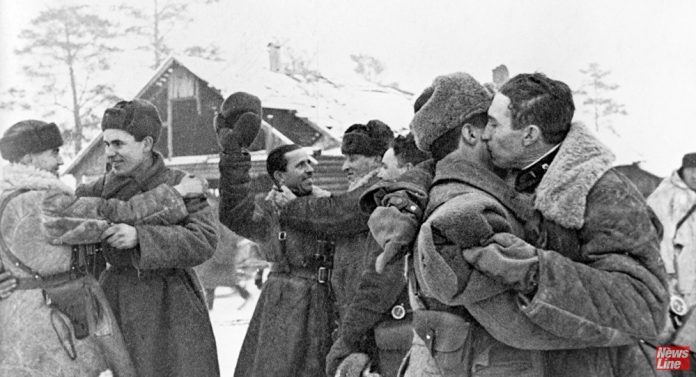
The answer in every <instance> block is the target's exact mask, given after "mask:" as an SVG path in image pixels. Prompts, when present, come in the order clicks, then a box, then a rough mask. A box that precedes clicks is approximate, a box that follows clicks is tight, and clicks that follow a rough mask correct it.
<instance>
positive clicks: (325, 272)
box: [317, 266, 331, 284]
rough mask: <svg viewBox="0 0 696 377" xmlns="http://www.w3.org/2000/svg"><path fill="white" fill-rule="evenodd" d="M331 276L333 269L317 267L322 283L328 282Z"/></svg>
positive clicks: (318, 277) (319, 280)
mask: <svg viewBox="0 0 696 377" xmlns="http://www.w3.org/2000/svg"><path fill="white" fill-rule="evenodd" d="M330 278H331V270H330V269H328V268H326V267H323V266H322V267H319V268H317V281H318V282H319V283H321V284H326V283H327V282H328V281H329V279H330Z"/></svg>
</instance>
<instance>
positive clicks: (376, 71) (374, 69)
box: [350, 54, 384, 82]
mask: <svg viewBox="0 0 696 377" xmlns="http://www.w3.org/2000/svg"><path fill="white" fill-rule="evenodd" d="M350 58H351V59H352V60H353V62H355V72H356V73H359V74H360V75H362V76H363V77H364V78H365V80H367V81H370V82H377V77H378V76H379V75H380V74H381V73H382V72H384V64H382V62H381V61H379V60H378V59H377V58H375V57H374V56H370V55H365V54H357V55H356V54H351V55H350Z"/></svg>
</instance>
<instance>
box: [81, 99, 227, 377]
mask: <svg viewBox="0 0 696 377" xmlns="http://www.w3.org/2000/svg"><path fill="white" fill-rule="evenodd" d="M161 127H162V122H161V120H160V118H159V114H158V112H157V109H156V108H155V107H154V106H153V105H152V104H151V103H149V102H147V101H143V100H137V99H136V100H133V101H122V102H119V103H117V104H116V105H115V106H114V107H112V108H109V109H107V110H106V112H105V114H104V118H103V119H102V130H103V138H104V144H105V146H106V157H107V160H108V162H109V164H110V165H111V170H110V171H109V172H107V173H106V174H105V175H104V176H102V177H101V178H99V179H97V180H96V181H94V182H92V183H90V184H86V185H81V186H79V187H78V188H77V190H76V195H78V196H85V197H100V198H105V199H110V198H116V199H121V200H127V199H130V198H131V197H133V196H134V195H137V194H139V193H142V192H145V191H148V190H151V189H153V188H155V187H157V186H159V185H161V184H163V183H166V184H168V185H172V186H173V185H176V184H177V183H179V182H180V181H181V180H182V178H183V177H184V176H185V175H186V173H184V172H183V171H180V170H175V169H170V168H167V167H166V166H165V165H164V159H163V157H162V155H161V154H159V153H158V152H156V151H154V150H153V146H154V145H155V143H156V142H157V139H158V137H159V134H160V130H161ZM187 208H188V216H186V217H185V218H183V219H182V220H181V221H178V222H176V223H174V224H170V225H148V224H135V225H128V224H122V223H119V224H115V225H113V226H112V227H110V228H109V229H107V230H106V231H105V232H104V235H103V238H104V242H103V247H104V254H105V257H106V260H107V262H108V263H109V268H108V269H107V270H106V271H104V273H103V274H102V276H101V279H100V282H101V284H102V286H103V288H104V292H105V293H106V297H107V299H108V300H109V303H110V304H111V307H112V308H113V310H114V314H115V315H116V320H117V322H118V324H119V326H120V327H121V331H122V332H123V335H124V338H125V341H126V345H127V346H128V350H129V351H130V354H131V357H132V359H133V362H134V364H135V367H136V371H137V373H138V375H141V376H216V375H219V373H220V372H219V367H218V362H217V351H216V346H215V338H214V336H213V329H212V326H211V323H210V318H209V317H208V311H207V309H206V305H205V300H204V294H203V291H202V288H201V287H200V283H199V282H198V278H197V276H196V275H195V272H194V271H193V269H192V267H193V266H196V265H198V264H201V263H202V262H204V261H205V260H207V259H209V258H210V257H211V256H212V255H213V253H214V251H215V247H216V244H217V232H216V225H215V214H214V213H213V212H212V210H211V208H210V206H209V205H208V203H207V201H206V200H205V198H204V197H201V198H199V199H198V200H197V201H193V202H190V203H187Z"/></svg>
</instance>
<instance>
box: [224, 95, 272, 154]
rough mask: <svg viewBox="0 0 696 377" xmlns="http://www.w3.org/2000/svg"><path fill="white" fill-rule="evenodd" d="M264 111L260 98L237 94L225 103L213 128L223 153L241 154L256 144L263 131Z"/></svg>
mask: <svg viewBox="0 0 696 377" xmlns="http://www.w3.org/2000/svg"><path fill="white" fill-rule="evenodd" d="M262 115H263V111H262V108H261V100H259V98H258V97H256V96H254V95H252V94H249V93H244V92H237V93H234V94H232V95H230V96H229V97H227V99H226V100H225V102H223V104H222V107H221V110H220V112H219V113H218V114H217V115H216V116H215V120H214V122H213V126H214V128H215V134H216V135H217V140H218V144H219V145H220V148H221V149H222V151H223V152H227V153H233V152H240V151H241V150H242V149H246V148H248V147H249V146H250V145H251V143H253V142H254V139H255V138H256V135H257V134H258V133H259V129H261V117H262Z"/></svg>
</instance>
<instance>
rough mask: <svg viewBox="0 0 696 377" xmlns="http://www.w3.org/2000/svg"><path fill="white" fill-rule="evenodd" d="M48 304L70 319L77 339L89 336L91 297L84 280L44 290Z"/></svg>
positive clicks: (71, 281)
mask: <svg viewBox="0 0 696 377" xmlns="http://www.w3.org/2000/svg"><path fill="white" fill-rule="evenodd" d="M44 297H45V299H46V304H47V305H48V306H50V307H52V308H54V309H56V310H58V311H60V312H61V313H63V314H65V315H66V316H67V317H68V318H70V322H71V323H72V324H73V327H74V328H75V338H77V339H84V338H86V337H87V336H88V335H89V321H88V313H89V307H90V306H91V305H90V304H91V303H90V300H91V295H90V293H89V290H88V289H87V287H85V286H84V281H83V280H82V279H76V280H70V281H68V282H66V283H64V284H60V285H58V286H55V287H50V288H44Z"/></svg>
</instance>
